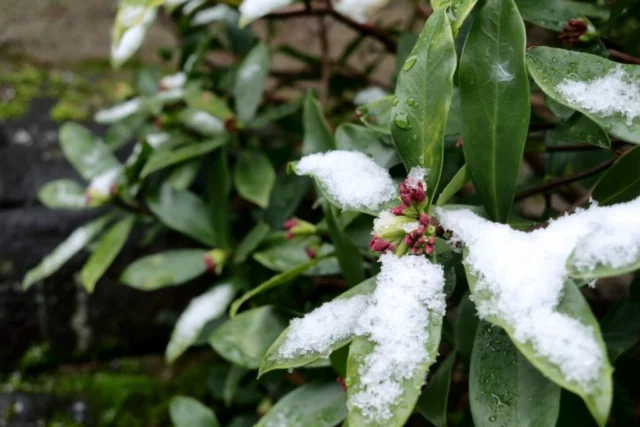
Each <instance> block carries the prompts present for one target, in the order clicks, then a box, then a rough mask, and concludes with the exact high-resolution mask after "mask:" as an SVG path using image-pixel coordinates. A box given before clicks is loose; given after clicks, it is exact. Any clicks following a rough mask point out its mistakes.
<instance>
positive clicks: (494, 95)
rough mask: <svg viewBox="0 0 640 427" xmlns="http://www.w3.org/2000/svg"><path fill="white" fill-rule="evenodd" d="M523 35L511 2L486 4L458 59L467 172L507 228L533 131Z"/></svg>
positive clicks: (492, 213)
mask: <svg viewBox="0 0 640 427" xmlns="http://www.w3.org/2000/svg"><path fill="white" fill-rule="evenodd" d="M524 51H525V29H524V24H523V22H522V19H521V18H520V14H519V13H518V9H517V7H516V6H515V4H514V3H513V0H487V1H486V2H485V4H484V5H483V6H482V7H481V8H480V10H479V12H478V14H477V15H476V17H475V20H474V21H473V25H472V27H471V30H470V32H469V36H468V37H467V41H466V43H465V46H464V50H463V52H462V57H461V58H460V100H461V105H462V116H463V119H464V120H463V124H462V138H463V140H464V146H463V148H464V153H465V157H466V159H467V168H468V169H469V173H470V174H471V178H472V179H473V182H474V184H475V187H476V190H477V192H478V194H479V196H480V198H481V199H482V203H483V204H484V207H485V209H486V210H487V212H488V213H489V216H490V217H491V219H493V220H494V221H499V222H506V220H507V218H508V216H509V211H510V210H511V204H512V202H513V195H514V193H515V191H516V181H517V178H518V173H519V171H520V164H521V162H522V155H523V153H524V145H525V142H526V139H527V131H528V125H529V112H530V102H529V80H528V77H527V71H526V69H525V64H524Z"/></svg>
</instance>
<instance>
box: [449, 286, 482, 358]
mask: <svg viewBox="0 0 640 427" xmlns="http://www.w3.org/2000/svg"><path fill="white" fill-rule="evenodd" d="M479 321H480V319H478V316H477V315H476V306H475V305H474V304H473V302H472V301H471V300H470V299H469V292H465V294H464V296H463V297H462V299H461V300H460V304H459V305H458V316H457V318H456V324H455V326H454V344H455V348H456V353H457V355H458V357H460V359H461V360H463V361H464V362H465V363H466V364H467V366H469V361H470V360H471V349H472V348H473V342H474V341H475V337H476V329H477V328H478V323H479Z"/></svg>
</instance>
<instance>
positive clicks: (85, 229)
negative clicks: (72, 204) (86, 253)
mask: <svg viewBox="0 0 640 427" xmlns="http://www.w3.org/2000/svg"><path fill="white" fill-rule="evenodd" d="M112 218H113V217H112V216H110V215H105V216H101V217H100V218H98V219H95V220H93V221H91V222H90V223H88V224H85V225H83V226H82V227H79V228H77V229H76V230H75V231H74V232H73V233H71V234H70V235H69V237H67V239H66V240H65V241H64V242H62V243H60V244H59V245H58V247H56V248H55V249H54V250H53V251H52V252H51V253H50V254H49V255H47V256H46V257H44V259H43V260H42V261H41V262H40V264H38V265H36V266H35V267H33V268H32V269H30V270H29V271H27V274H26V275H25V276H24V279H23V281H22V289H24V290H26V289H28V288H29V287H30V286H31V285H33V284H34V283H36V282H39V281H40V280H42V279H45V278H47V277H49V276H51V275H52V274H53V273H55V272H56V271H58V269H59V268H60V267H62V266H63V265H64V264H65V263H66V262H67V261H69V260H70V259H71V258H72V257H73V256H74V255H75V254H77V253H78V252H80V251H81V250H82V249H83V248H84V247H85V246H87V245H88V244H89V242H91V241H92V240H93V238H94V237H96V236H97V235H98V233H100V232H101V231H102V230H103V229H104V228H105V227H106V225H107V224H108V223H109V222H110V221H111V219H112Z"/></svg>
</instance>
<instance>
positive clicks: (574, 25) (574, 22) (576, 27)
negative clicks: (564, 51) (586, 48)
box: [558, 19, 598, 47]
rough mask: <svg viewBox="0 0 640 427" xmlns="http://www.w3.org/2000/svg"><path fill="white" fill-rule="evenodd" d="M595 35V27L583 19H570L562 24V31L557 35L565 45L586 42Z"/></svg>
mask: <svg viewBox="0 0 640 427" xmlns="http://www.w3.org/2000/svg"><path fill="white" fill-rule="evenodd" d="M597 37H598V32H597V31H596V29H595V27H594V26H593V25H592V24H591V23H590V22H589V21H587V20H585V19H570V20H569V21H567V23H566V24H565V25H564V28H563V31H562V33H560V34H559V35H558V38H559V39H560V40H562V42H563V43H564V45H565V46H567V47H570V46H575V45H578V44H580V43H587V42H589V41H591V40H593V39H595V38H597Z"/></svg>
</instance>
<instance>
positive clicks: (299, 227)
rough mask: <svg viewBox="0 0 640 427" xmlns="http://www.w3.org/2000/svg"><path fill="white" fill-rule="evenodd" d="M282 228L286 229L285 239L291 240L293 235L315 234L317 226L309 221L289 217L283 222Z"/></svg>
mask: <svg viewBox="0 0 640 427" xmlns="http://www.w3.org/2000/svg"><path fill="white" fill-rule="evenodd" d="M284 229H285V230H286V231H287V234H286V238H287V240H293V238H294V237H299V236H311V235H313V234H316V231H317V228H316V226H315V225H313V224H311V223H310V222H307V221H303V220H301V219H299V218H291V219H288V220H286V221H285V222H284Z"/></svg>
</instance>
